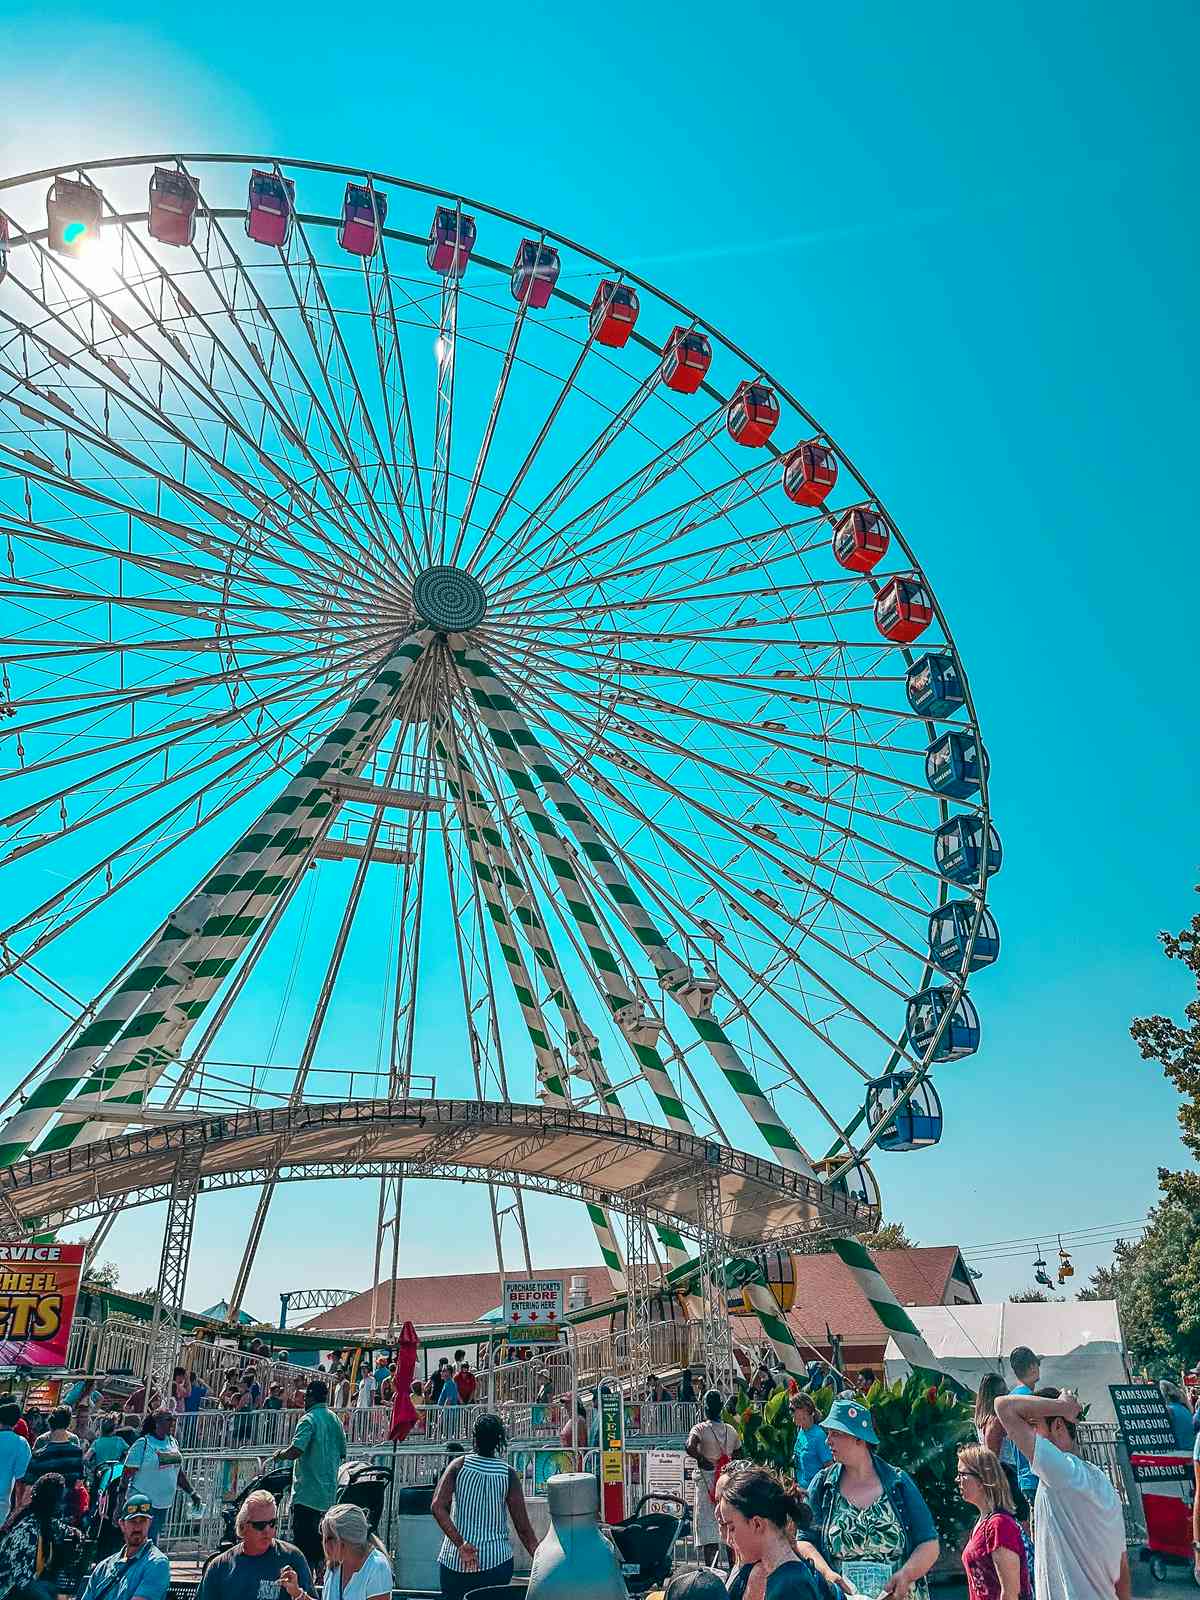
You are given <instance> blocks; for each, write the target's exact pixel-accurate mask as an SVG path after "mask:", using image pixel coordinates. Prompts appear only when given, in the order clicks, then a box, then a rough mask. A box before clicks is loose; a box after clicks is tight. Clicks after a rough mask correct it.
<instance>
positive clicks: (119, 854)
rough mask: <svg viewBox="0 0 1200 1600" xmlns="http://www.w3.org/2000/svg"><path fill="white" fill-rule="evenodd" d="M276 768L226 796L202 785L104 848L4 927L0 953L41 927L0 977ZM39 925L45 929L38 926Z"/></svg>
mask: <svg viewBox="0 0 1200 1600" xmlns="http://www.w3.org/2000/svg"><path fill="white" fill-rule="evenodd" d="M253 754H254V753H253V752H251V753H250V754H249V755H247V756H246V757H244V758H243V760H242V761H240V762H239V763H237V768H238V769H241V770H244V769H245V767H247V766H248V765H249V764H250V762H251V761H252V760H253ZM280 766H281V762H279V761H276V762H274V763H273V764H272V766H271V767H270V769H269V770H268V772H267V773H265V774H263V773H261V772H260V771H259V770H257V769H256V771H255V772H254V774H253V776H252V777H251V778H250V779H249V780H248V781H247V782H246V783H244V784H243V785H242V786H241V787H240V788H237V789H234V790H232V791H231V792H230V793H228V794H225V795H218V794H217V793H216V792H215V791H214V789H213V786H212V785H211V784H208V785H206V786H205V788H204V789H203V790H202V791H201V792H200V794H199V795H189V796H186V797H185V798H184V799H183V800H182V801H177V802H176V803H175V804H174V805H172V806H171V807H170V809H169V810H168V811H166V812H163V813H162V814H161V815H160V816H159V817H157V818H156V819H155V820H154V821H153V822H152V823H149V824H147V825H146V826H145V827H143V828H141V829H139V831H138V832H137V833H136V834H134V835H133V836H132V837H131V838H130V839H129V840H127V841H125V842H124V843H122V844H121V845H119V846H117V847H116V848H115V849H113V850H110V851H109V853H108V854H107V855H105V856H104V857H102V858H101V859H100V860H99V861H96V862H94V863H93V864H92V865H91V866H90V867H89V868H88V869H86V870H85V871H83V872H81V873H79V874H78V875H77V876H76V877H75V878H74V879H72V880H71V881H70V882H69V883H67V884H66V885H65V886H64V888H62V889H61V890H59V891H57V892H56V893H55V894H54V895H53V896H51V897H50V898H49V899H47V900H44V901H43V902H42V903H41V905H39V906H37V907H35V908H34V910H33V911H31V912H27V913H26V914H25V915H24V916H23V917H22V918H21V919H20V921H19V922H17V923H14V924H13V926H12V927H11V928H9V929H7V930H6V931H5V932H4V933H3V934H0V950H4V949H5V947H6V945H7V941H8V939H9V938H10V937H13V936H15V934H16V933H17V932H23V931H25V930H26V929H30V928H32V929H35V930H36V929H38V928H39V927H41V931H40V932H35V934H34V937H33V938H32V940H31V941H30V943H29V944H28V945H27V947H26V948H25V950H24V951H23V952H22V953H21V954H20V955H19V956H17V955H14V954H13V953H12V952H11V951H9V952H8V954H7V956H6V957H5V959H4V961H3V963H0V977H3V976H6V975H8V974H9V973H10V972H15V971H17V970H18V969H19V968H20V967H21V966H23V965H24V964H25V963H26V962H28V961H29V960H30V959H31V958H32V957H33V956H35V955H37V954H38V953H39V952H40V951H41V950H43V949H44V948H45V947H46V946H47V945H50V944H52V943H53V942H54V941H55V940H56V939H58V938H61V936H62V935H63V934H64V933H67V932H68V931H69V930H70V929H71V928H73V927H74V926H75V925H76V924H77V923H78V922H80V921H82V919H83V918H84V917H86V916H90V915H91V914H92V912H94V911H97V910H98V909H99V908H100V907H101V906H103V905H104V904H105V903H106V902H107V901H108V900H110V899H112V898H113V896H114V895H116V894H118V893H119V892H120V891H121V890H122V889H124V888H126V887H127V886H128V885H129V884H130V883H133V882H135V881H136V880H137V879H138V878H140V877H141V876H142V875H143V874H144V873H146V872H148V871H149V870H150V869H151V868H152V867H154V866H156V865H157V864H158V862H159V861H161V860H163V859H164V858H166V857H167V856H168V855H170V853H171V852H172V851H173V850H175V849H176V848H178V846H179V845H180V844H181V843H183V842H185V841H186V840H188V839H191V838H194V837H195V835H196V834H197V833H199V831H200V830H201V828H203V827H205V826H206V825H207V824H208V823H210V822H212V821H214V820H215V819H216V818H217V817H219V816H221V815H223V814H224V813H225V812H227V811H229V810H231V809H232V807H233V806H235V805H237V804H238V803H239V802H240V801H242V800H243V799H244V798H245V797H246V796H247V795H249V794H251V793H253V791H254V790H255V789H256V788H257V787H258V785H259V784H260V782H261V781H262V778H263V777H264V776H270V774H271V773H272V772H275V771H278V770H280ZM226 776H227V777H228V776H229V774H226ZM206 800H207V802H208V810H207V812H202V810H201V807H202V806H203V804H204V802H205V801H206ZM193 806H195V808H196V818H195V820H194V821H193V822H192V823H191V824H189V825H188V826H187V827H186V828H183V829H181V830H180V831H179V832H177V833H175V834H170V835H168V836H167V838H166V842H165V843H163V844H160V845H159V846H157V847H154V846H153V845H152V843H150V842H148V841H151V839H152V835H154V834H156V833H159V832H160V831H161V830H162V829H163V828H164V827H165V826H166V825H167V824H168V823H170V822H171V821H172V820H173V819H174V818H175V817H178V816H181V815H182V814H183V813H184V812H188V811H190V810H191V809H192V807H193ZM139 845H141V846H144V848H145V853H144V854H142V855H141V856H140V857H139V858H138V859H137V860H136V861H134V862H133V863H132V865H130V866H129V867H127V868H126V869H125V871H124V873H123V874H122V873H118V874H117V875H114V873H113V868H114V867H115V866H116V864H117V863H118V862H119V861H121V859H122V858H123V857H124V856H126V855H128V854H130V853H131V852H132V851H133V850H134V849H135V848H136V847H137V846H139ZM100 878H103V880H104V887H103V889H100V890H98V891H97V892H95V893H93V894H92V897H91V898H90V899H85V898H84V897H83V896H84V891H86V890H87V888H88V885H89V884H93V883H95V882H96V881H97V880H99V879H100ZM72 903H73V909H72ZM68 913H69V914H68ZM52 916H53V917H54V919H55V920H53V921H49V922H48V920H47V919H50V918H51V917H52ZM43 924H46V925H45V926H42V925H43ZM94 1009H95V1006H94V1005H93V1006H92V1007H89V1009H88V1015H89V1016H90V1014H91V1012H92V1010H94Z"/></svg>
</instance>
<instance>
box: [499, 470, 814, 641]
mask: <svg viewBox="0 0 1200 1600" xmlns="http://www.w3.org/2000/svg"><path fill="white" fill-rule="evenodd" d="M753 498H755V496H748V497H747V501H749V500H750V499H753ZM743 503H745V502H743ZM736 509H737V507H736V506H728V505H717V506H714V507H712V508H711V513H710V515H708V516H706V517H705V518H703V519H700V520H697V521H696V522H694V523H691V524H689V525H687V527H686V528H684V529H677V528H676V526H675V525H674V524H671V525H670V526H669V527H668V528H667V530H666V532H665V533H664V534H663V535H662V536H661V537H657V538H655V539H654V540H653V541H652V542H650V543H648V544H644V545H642V546H640V547H639V549H638V552H637V556H636V558H635V559H634V564H633V565H629V564H628V562H618V563H617V564H616V565H615V566H612V567H608V568H606V569H604V570H603V571H600V572H592V571H589V572H587V574H586V575H585V576H581V577H578V578H572V579H571V580H570V581H569V582H565V581H560V582H559V583H557V584H553V585H547V586H546V587H543V588H535V587H532V586H531V588H530V590H529V591H528V601H527V604H525V605H523V606H522V607H521V610H522V611H523V612H524V613H525V614H526V615H535V614H536V615H544V614H546V613H548V612H551V611H552V610H553V609H554V607H552V606H551V605H549V604H546V603H542V604H539V602H548V601H549V602H554V601H558V602H561V601H564V600H565V599H566V597H567V596H568V595H570V594H572V593H574V592H575V591H577V590H579V589H598V588H600V587H601V586H602V585H605V584H615V583H618V582H620V583H628V582H630V581H632V580H634V579H638V578H641V579H643V580H649V579H652V578H655V577H658V576H660V575H662V574H664V573H669V572H670V571H671V570H672V569H673V568H675V567H681V566H683V565H684V564H685V563H687V564H691V563H694V562H697V561H700V560H702V559H704V558H705V557H720V556H723V555H728V554H730V548H731V547H730V541H729V539H728V538H725V539H722V540H720V541H719V542H714V543H713V544H709V545H701V546H698V547H697V546H695V545H692V544H690V543H689V542H688V540H687V538H686V537H684V535H685V534H691V533H693V532H698V531H699V530H700V529H701V528H702V527H705V526H707V525H708V524H709V523H711V522H717V521H720V520H721V519H723V518H726V517H728V515H729V513H730V511H731V510H736ZM657 520H658V519H655V521H657ZM812 525H813V524H812V519H811V518H804V519H802V520H800V521H795V522H787V523H784V524H783V525H782V526H781V527H779V528H768V529H766V530H764V531H758V532H754V533H744V534H739V535H738V536H737V540H736V544H735V546H734V550H735V551H750V550H753V549H754V547H755V546H757V545H762V544H768V543H773V544H775V545H776V546H779V545H780V539H781V535H789V536H790V535H793V534H795V533H797V532H800V531H802V530H805V529H808V528H811V527H812ZM626 541H627V535H625V534H623V533H622V534H619V535H615V536H613V538H612V539H606V540H604V541H603V542H602V543H601V544H600V545H598V546H597V547H596V549H595V551H586V552H584V553H583V556H581V557H580V561H581V562H582V560H583V559H584V557H588V558H590V557H592V556H594V555H595V554H597V553H598V552H600V551H602V550H603V549H605V548H606V547H608V546H610V545H611V544H615V543H618V542H626ZM825 543H826V541H825V539H824V537H823V536H817V537H814V538H812V539H809V540H807V541H805V542H802V543H793V542H788V543H786V544H783V545H782V547H781V548H777V549H775V550H774V551H773V552H772V553H769V554H760V555H758V556H757V557H756V558H753V559H750V558H748V559H745V560H743V561H740V562H736V563H734V564H732V565H731V566H729V567H727V568H726V569H725V570H724V573H723V574H722V573H721V572H719V571H716V570H715V569H714V570H713V571H712V572H711V573H710V574H709V575H708V576H707V577H705V578H704V579H697V580H696V581H697V582H715V581H716V580H717V579H718V578H720V577H721V576H722V575H723V576H726V577H733V576H736V575H737V574H739V573H741V572H752V571H762V572H765V571H767V570H768V569H769V568H770V567H772V566H774V565H777V564H780V563H783V562H789V561H794V560H796V559H797V558H799V559H801V560H802V559H803V558H804V557H805V556H806V555H810V554H812V553H813V552H815V551H817V550H819V549H821V548H822V547H823V546H824V544H825ZM655 551H661V552H662V554H660V555H659V556H657V558H656V559H654V560H647V559H646V557H648V556H650V555H652V554H653V553H654V552H655ZM525 594H526V591H524V590H522V591H521V592H520V595H519V596H514V599H516V598H521V599H524V597H525ZM636 596H637V591H636V590H635V591H634V597H631V603H635V604H637V603H641V604H646V603H649V599H651V598H652V599H653V600H654V601H655V602H656V603H657V600H658V596H657V593H656V592H652V593H651V595H650V596H646V597H644V598H642V599H641V600H640V601H639V600H638V599H637V598H636ZM492 609H498V608H492ZM563 609H564V610H569V609H571V608H570V607H569V606H566V607H563ZM614 609H620V607H619V606H614Z"/></svg>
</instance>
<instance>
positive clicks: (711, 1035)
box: [455, 649, 813, 1177]
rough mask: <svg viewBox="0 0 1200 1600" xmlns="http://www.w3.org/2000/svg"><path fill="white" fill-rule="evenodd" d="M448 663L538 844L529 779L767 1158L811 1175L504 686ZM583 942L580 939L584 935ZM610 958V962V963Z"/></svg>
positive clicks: (462, 657)
mask: <svg viewBox="0 0 1200 1600" xmlns="http://www.w3.org/2000/svg"><path fill="white" fill-rule="evenodd" d="M455 660H456V661H457V662H458V664H459V666H460V668H461V669H462V670H463V671H464V672H465V673H466V674H467V675H468V684H469V685H470V687H471V691H472V695H473V697H474V699H475V701H476V704H477V705H478V706H479V709H480V713H481V716H482V718H483V722H484V725H485V726H486V728H487V730H488V733H489V734H490V735H491V738H492V741H493V743H494V744H495V745H496V747H497V750H498V751H499V754H500V759H501V761H502V762H503V763H504V766H505V770H506V771H507V772H508V774H509V777H510V779H511V780H512V782H513V785H514V787H515V788H516V789H517V791H518V793H519V795H520V797H521V800H522V803H523V804H524V805H525V807H526V810H528V811H530V820H531V821H533V824H534V827H535V829H537V830H538V838H539V841H540V842H541V843H542V845H543V848H546V838H547V837H548V835H549V832H550V831H552V827H553V825H552V824H551V823H550V821H549V816H548V814H547V813H546V811H545V808H544V807H543V806H542V805H541V800H540V797H539V796H538V793H537V788H536V786H535V783H534V781H533V780H534V779H535V778H536V779H537V781H538V783H540V784H541V785H542V787H543V788H544V789H545V791H546V793H547V794H548V795H549V796H550V798H551V799H552V800H553V802H554V805H555V807H556V809H557V810H558V812H559V814H560V815H561V817H562V819H563V821H564V822H565V823H566V824H567V826H568V828H569V829H570V830H571V832H572V833H573V834H574V836H575V838H576V839H577V840H578V842H579V845H580V848H581V849H582V851H583V853H584V856H585V857H586V858H587V860H588V861H589V863H590V864H591V865H592V866H593V867H594V869H595V871H596V873H597V876H598V877H599V878H600V880H601V881H602V882H603V884H604V885H605V888H606V889H607V890H608V893H609V896H610V897H611V899H612V902H613V904H614V906H615V907H616V909H617V911H618V912H619V913H620V915H621V918H622V920H623V921H624V922H625V924H626V926H627V927H628V928H629V930H630V932H631V933H632V934H633V935H634V937H635V938H636V939H637V940H638V942H639V943H640V944H641V945H642V947H643V949H645V951H646V953H647V954H648V955H649V957H650V959H651V961H652V962H653V963H654V967H655V970H656V971H657V972H658V974H659V977H660V979H661V980H662V983H663V987H664V989H665V990H666V992H667V993H668V994H672V995H673V996H674V998H675V999H676V1000H677V1001H678V1002H679V1003H680V1005H681V1006H682V1007H683V1009H684V1012H685V1013H686V1015H687V1017H688V1019H689V1020H690V1022H691V1024H692V1026H693V1028H694V1029H695V1030H696V1033H697V1034H698V1035H699V1037H700V1039H701V1040H702V1041H703V1043H704V1044H705V1046H706V1047H707V1049H708V1051H709V1053H710V1054H711V1056H712V1057H713V1059H714V1061H715V1062H716V1063H717V1066H718V1067H719V1068H720V1070H721V1072H722V1073H723V1075H724V1077H725V1080H726V1082H727V1083H728V1084H729V1085H730V1087H731V1088H732V1089H733V1091H734V1093H735V1094H736V1095H737V1097H738V1099H739V1100H740V1101H741V1103H742V1105H743V1106H744V1107H745V1109H746V1112H747V1113H748V1115H749V1116H750V1118H751V1120H752V1121H753V1122H754V1125H755V1126H756V1127H757V1128H758V1130H759V1132H760V1133H761V1134H762V1136H763V1139H764V1140H765V1141H766V1143H767V1145H768V1147H769V1149H770V1151H771V1154H772V1156H773V1157H774V1159H775V1160H776V1161H778V1162H779V1164H780V1165H781V1166H783V1167H786V1168H787V1169H788V1170H789V1171H791V1172H799V1173H802V1174H803V1175H804V1176H805V1177H812V1176H813V1170H812V1166H811V1164H810V1162H809V1159H808V1157H807V1155H806V1154H805V1152H804V1151H803V1149H802V1148H801V1147H800V1145H799V1143H798V1142H797V1141H796V1139H795V1137H794V1136H793V1134H792V1133H791V1131H790V1129H788V1128H787V1127H786V1126H785V1125H784V1123H783V1121H782V1119H781V1118H780V1116H779V1114H778V1112H777V1111H776V1110H775V1108H774V1106H773V1105H772V1104H771V1102H770V1101H769V1100H768V1099H767V1097H766V1095H765V1094H763V1092H762V1090H761V1089H760V1088H759V1085H758V1082H757V1080H756V1079H755V1077H754V1074H753V1073H752V1072H751V1071H750V1069H749V1067H747V1066H746V1064H745V1062H744V1061H743V1060H742V1058H741V1056H740V1055H739V1054H738V1051H737V1049H736V1048H735V1046H734V1044H733V1042H732V1040H730V1038H729V1037H728V1035H727V1034H726V1033H725V1031H724V1029H723V1028H722V1027H721V1025H720V1023H718V1022H717V1021H716V1020H715V1019H714V1018H712V1017H709V1016H704V1015H702V1014H701V1002H700V997H699V993H698V991H697V988H696V985H695V981H694V978H693V975H692V972H691V970H690V968H689V967H688V966H687V965H686V963H684V962H683V961H682V960H681V959H680V958H679V957H678V956H677V955H676V954H675V953H674V951H672V950H671V949H670V948H669V947H668V945H667V943H666V940H665V939H664V937H663V935H662V934H661V933H659V931H658V929H657V928H656V927H655V925H654V920H653V918H652V917H651V915H650V913H649V911H648V910H647V909H646V908H645V906H643V905H642V903H641V901H640V900H639V899H638V897H637V895H636V894H635V892H634V890H633V888H632V887H631V886H630V884H629V882H628V880H627V879H626V877H625V875H624V873H623V872H622V871H621V869H620V867H618V865H617V864H616V862H615V861H614V860H613V859H612V856H611V854H610V852H609V850H608V848H607V846H606V845H605V843H604V841H603V839H601V837H600V835H599V833H598V832H597V831H596V828H595V827H594V825H593V824H592V821H591V818H590V817H589V816H588V813H587V811H586V810H585V809H584V807H583V806H582V805H581V804H580V802H579V800H578V798H577V796H576V795H575V794H574V792H573V791H572V790H571V788H570V787H569V786H568V784H567V782H566V780H565V778H564V777H563V776H562V774H561V773H560V772H559V771H558V770H557V768H556V767H555V766H554V765H553V763H552V762H551V761H550V758H549V756H548V755H547V754H546V752H545V750H544V749H543V748H542V746H541V744H540V743H539V742H538V740H537V738H536V737H535V735H534V734H533V733H532V731H531V730H530V729H529V727H528V726H527V724H526V723H525V721H524V719H523V718H522V717H521V715H520V712H519V711H518V710H517V707H516V704H515V702H514V701H513V699H512V696H511V695H510V694H509V693H508V691H507V689H506V688H505V686H504V684H502V683H501V682H500V680H499V679H498V678H497V677H496V676H495V674H494V673H493V672H492V670H491V668H490V667H489V666H488V664H487V662H486V661H484V660H483V658H482V657H481V656H480V655H479V654H478V653H477V652H473V653H468V652H467V651H465V650H461V649H460V650H456V651H455ZM532 804H536V806H537V807H538V808H539V809H540V815H541V818H542V819H543V820H542V822H541V824H540V826H539V822H538V821H537V820H536V817H535V814H534V812H533V810H532V809H531V805H532ZM561 854H562V859H563V860H564V861H566V864H567V867H568V869H569V870H570V874H571V877H572V879H574V880H575V882H576V883H578V879H577V878H576V877H575V872H574V868H573V867H571V865H570V860H569V857H567V855H566V852H565V850H564V851H562V852H561ZM551 865H552V866H553V867H554V870H555V872H556V874H558V876H559V880H560V883H563V884H564V887H565V879H564V875H563V873H562V871H561V870H560V868H559V866H558V865H557V864H556V863H555V861H554V860H553V859H552V860H551ZM587 915H588V918H589V920H590V922H591V924H592V926H597V925H596V921H595V918H594V917H593V916H592V914H591V911H590V908H589V909H588V913H587ZM577 920H578V919H577ZM581 927H582V924H581ZM584 936H585V938H586V937H587V930H586V929H584ZM589 948H590V945H589ZM606 953H607V952H606ZM609 959H610V960H611V957H610V958H609Z"/></svg>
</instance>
